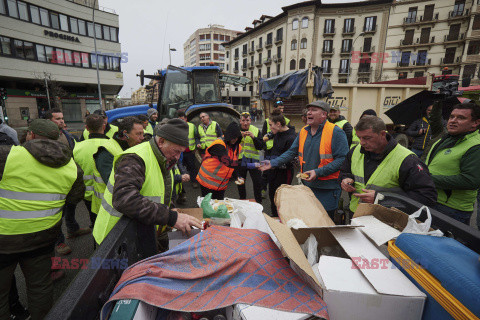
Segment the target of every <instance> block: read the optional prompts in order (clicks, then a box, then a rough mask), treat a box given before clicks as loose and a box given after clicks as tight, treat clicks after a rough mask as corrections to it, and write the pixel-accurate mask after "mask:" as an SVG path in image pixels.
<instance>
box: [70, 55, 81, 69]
mask: <svg viewBox="0 0 480 320" xmlns="http://www.w3.org/2000/svg"><path fill="white" fill-rule="evenodd" d="M72 59H73V63H74V64H75V67H81V66H82V58H81V56H80V52H74V53H73V55H72Z"/></svg>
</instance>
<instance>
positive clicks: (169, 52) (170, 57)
mask: <svg viewBox="0 0 480 320" xmlns="http://www.w3.org/2000/svg"><path fill="white" fill-rule="evenodd" d="M168 61H169V63H168V65H172V50H170V43H169V44H168Z"/></svg>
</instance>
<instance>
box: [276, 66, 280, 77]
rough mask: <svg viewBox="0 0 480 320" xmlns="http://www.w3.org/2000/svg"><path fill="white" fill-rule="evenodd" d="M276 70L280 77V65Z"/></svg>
mask: <svg viewBox="0 0 480 320" xmlns="http://www.w3.org/2000/svg"><path fill="white" fill-rule="evenodd" d="M276 69H277V70H276V71H277V76H279V75H280V64H277V68H276Z"/></svg>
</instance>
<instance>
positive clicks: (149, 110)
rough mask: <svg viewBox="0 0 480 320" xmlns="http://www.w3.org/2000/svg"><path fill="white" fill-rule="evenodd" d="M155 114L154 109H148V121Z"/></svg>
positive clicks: (155, 110)
mask: <svg viewBox="0 0 480 320" xmlns="http://www.w3.org/2000/svg"><path fill="white" fill-rule="evenodd" d="M155 113H158V111H157V109H154V108H150V109H148V110H147V116H148V119H150V117H151V116H152V115H153V114H155Z"/></svg>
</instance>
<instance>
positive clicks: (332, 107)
mask: <svg viewBox="0 0 480 320" xmlns="http://www.w3.org/2000/svg"><path fill="white" fill-rule="evenodd" d="M330 110H336V111H340V106H330Z"/></svg>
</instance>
